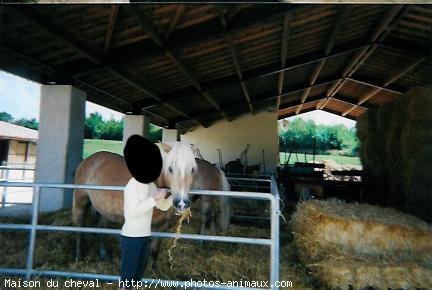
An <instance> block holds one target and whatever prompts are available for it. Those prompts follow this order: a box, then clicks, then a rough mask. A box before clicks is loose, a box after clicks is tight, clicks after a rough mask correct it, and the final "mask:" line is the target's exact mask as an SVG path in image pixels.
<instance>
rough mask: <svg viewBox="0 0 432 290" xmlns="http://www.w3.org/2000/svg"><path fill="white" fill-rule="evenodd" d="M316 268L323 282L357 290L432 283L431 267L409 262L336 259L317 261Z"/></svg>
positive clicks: (396, 287)
mask: <svg viewBox="0 0 432 290" xmlns="http://www.w3.org/2000/svg"><path fill="white" fill-rule="evenodd" d="M314 269H315V271H316V273H317V276H319V277H321V278H322V282H323V283H324V284H326V285H328V286H329V287H331V288H335V289H338V288H342V289H347V288H348V287H347V285H352V287H353V288H354V289H365V288H367V287H373V288H375V289H385V290H387V289H399V288H402V289H414V288H424V289H430V287H431V285H432V269H431V268H427V267H424V266H420V265H418V264H416V263H410V262H407V263H403V264H401V263H392V262H382V261H379V260H368V261H363V260H353V259H351V258H350V259H346V258H342V259H334V258H333V259H329V260H325V261H322V262H320V263H317V264H316V265H314ZM342 285H346V286H344V287H343V286H342Z"/></svg>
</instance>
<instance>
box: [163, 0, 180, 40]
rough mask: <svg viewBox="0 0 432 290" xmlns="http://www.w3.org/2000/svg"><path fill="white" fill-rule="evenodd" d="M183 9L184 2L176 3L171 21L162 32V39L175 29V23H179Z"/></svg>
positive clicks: (165, 38) (166, 37)
mask: <svg viewBox="0 0 432 290" xmlns="http://www.w3.org/2000/svg"><path fill="white" fill-rule="evenodd" d="M185 10H186V7H185V5H184V4H180V5H178V7H177V9H176V11H175V13H174V16H173V17H172V18H171V22H170V23H169V25H168V28H167V30H166V31H165V33H164V37H163V39H164V40H165V41H166V40H167V39H168V38H169V37H170V36H171V33H172V32H173V31H174V30H175V28H176V26H177V24H178V23H179V21H180V19H181V18H182V16H183V14H184V12H185Z"/></svg>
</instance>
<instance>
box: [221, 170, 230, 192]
mask: <svg viewBox="0 0 432 290" xmlns="http://www.w3.org/2000/svg"><path fill="white" fill-rule="evenodd" d="M219 172H220V174H221V180H222V188H221V190H223V191H231V185H230V184H229V182H228V178H227V177H226V176H225V173H224V172H223V171H222V170H221V169H219Z"/></svg>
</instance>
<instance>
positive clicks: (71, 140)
mask: <svg viewBox="0 0 432 290" xmlns="http://www.w3.org/2000/svg"><path fill="white" fill-rule="evenodd" d="M85 101H86V93H85V92H84V91H81V90H79V89H77V88H75V87H72V86H69V85H43V86H42V87H41V99H40V116H39V137H38V144H37V161H36V177H35V180H36V182H41V183H73V176H74V171H75V169H76V167H77V166H78V164H79V163H80V162H81V160H82V155H83V143H84V118H85ZM71 205H72V190H62V189H51V188H44V189H42V190H41V195H40V207H39V209H40V211H54V210H58V209H61V208H65V207H70V206H71Z"/></svg>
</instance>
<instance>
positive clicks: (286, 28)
mask: <svg viewBox="0 0 432 290" xmlns="http://www.w3.org/2000/svg"><path fill="white" fill-rule="evenodd" d="M293 17H294V13H293V12H287V13H286V14H285V16H284V22H283V31H282V45H281V68H282V69H284V68H285V65H286V61H287V56H288V41H289V38H290V34H291V22H292V19H293ZM284 79H285V71H281V72H280V73H279V78H278V88H277V92H278V94H282V91H283V83H284ZM280 101H281V99H280V97H278V98H277V99H276V110H279V106H280Z"/></svg>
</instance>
